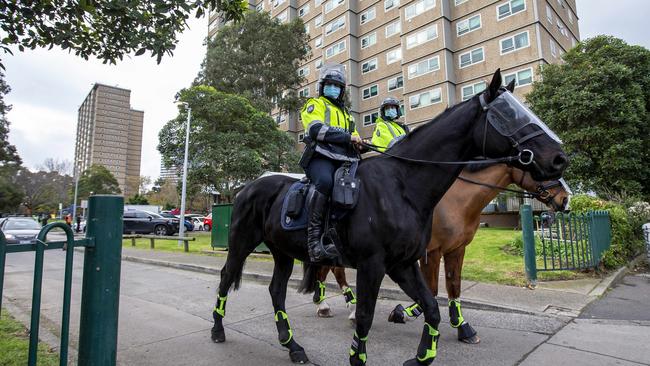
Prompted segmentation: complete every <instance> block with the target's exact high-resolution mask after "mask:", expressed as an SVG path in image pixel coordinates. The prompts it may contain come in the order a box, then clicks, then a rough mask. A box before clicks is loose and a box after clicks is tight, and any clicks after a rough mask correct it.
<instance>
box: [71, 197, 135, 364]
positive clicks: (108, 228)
mask: <svg viewBox="0 0 650 366" xmlns="http://www.w3.org/2000/svg"><path fill="white" fill-rule="evenodd" d="M123 211H124V198H123V197H122V196H112V195H97V196H92V197H90V199H89V202H88V229H87V230H86V237H87V238H91V239H92V240H94V241H95V246H94V247H92V248H86V249H85V256H84V276H83V285H82V294H81V322H80V326H79V362H78V364H79V365H81V366H85V365H115V363H116V357H117V323H118V313H119V301H120V269H121V264H122V262H121V260H122V258H121V256H122V225H123V224H122V213H123Z"/></svg>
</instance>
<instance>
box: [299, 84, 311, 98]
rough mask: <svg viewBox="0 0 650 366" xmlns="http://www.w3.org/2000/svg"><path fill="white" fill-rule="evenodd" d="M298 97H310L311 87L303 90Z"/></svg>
mask: <svg viewBox="0 0 650 366" xmlns="http://www.w3.org/2000/svg"><path fill="white" fill-rule="evenodd" d="M298 96H300V97H301V98H307V97H309V87H306V88H304V89H301V90H300V91H299V92H298Z"/></svg>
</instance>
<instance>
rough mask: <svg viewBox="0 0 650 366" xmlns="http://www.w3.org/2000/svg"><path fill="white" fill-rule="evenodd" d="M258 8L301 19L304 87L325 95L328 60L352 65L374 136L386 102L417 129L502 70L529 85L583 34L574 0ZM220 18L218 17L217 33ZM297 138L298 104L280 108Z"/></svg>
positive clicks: (429, 0)
mask: <svg viewBox="0 0 650 366" xmlns="http://www.w3.org/2000/svg"><path fill="white" fill-rule="evenodd" d="M249 3H250V5H251V7H252V8H255V9H257V10H258V11H267V12H270V14H271V15H272V16H273V17H275V18H278V19H279V20H280V21H281V22H286V21H290V20H291V19H294V18H297V17H299V18H302V20H303V22H304V23H305V28H306V30H307V32H308V33H309V34H310V38H311V41H310V46H311V57H310V59H309V60H307V61H306V62H304V63H303V65H302V66H301V69H300V71H299V72H300V73H301V74H302V75H304V76H305V78H306V82H305V83H304V85H302V86H301V87H300V88H299V90H298V92H299V94H300V95H301V96H304V97H313V96H317V94H318V83H317V82H318V75H319V70H320V68H321V67H322V66H323V65H326V64H329V63H340V64H343V65H344V66H345V69H346V74H347V78H348V86H349V88H348V93H349V96H350V100H351V111H352V113H353V116H354V117H355V120H356V125H357V129H358V130H359V132H360V134H361V135H362V137H369V136H370V134H371V133H372V131H373V129H374V121H375V118H376V116H377V111H378V108H379V105H380V103H381V101H382V100H383V99H384V98H385V97H387V96H393V97H396V98H398V99H400V100H401V101H402V104H403V114H404V117H403V118H404V120H405V122H406V123H407V124H409V125H411V126H412V127H417V126H418V125H420V124H422V123H425V122H428V121H430V120H431V119H432V118H433V117H435V116H436V115H438V114H439V113H441V112H442V111H444V109H445V108H447V107H448V106H451V105H454V104H456V103H458V102H461V101H463V100H466V99H468V98H470V97H471V96H472V95H474V94H475V93H478V92H480V91H482V90H483V89H484V88H485V87H486V85H487V83H489V81H490V79H491V77H492V75H493V73H494V71H495V70H496V69H497V68H500V69H501V71H502V74H503V75H504V77H505V78H504V79H505V82H506V83H507V82H509V81H510V80H513V79H514V80H515V81H516V84H517V89H516V94H518V95H519V96H522V95H524V94H526V93H527V92H528V91H530V88H531V85H532V83H533V81H535V80H537V79H538V78H539V68H540V67H543V65H545V64H549V63H557V62H560V56H561V55H562V53H564V52H565V51H566V50H568V49H570V48H572V47H573V46H574V45H575V44H576V43H577V42H578V40H579V39H580V36H579V29H578V17H577V13H576V3H575V0H499V1H495V0H359V1H353V0H327V1H322V0H258V1H249ZM218 24H219V23H218V22H212V23H211V26H210V29H211V30H210V31H211V32H212V33H211V34H214V32H215V31H216V30H215V27H218ZM274 117H275V118H276V122H278V127H279V128H281V129H283V130H286V131H288V132H289V133H290V134H291V135H292V136H293V137H294V138H295V139H296V143H297V144H298V145H300V144H299V142H300V141H301V139H302V136H303V127H302V123H301V122H300V120H299V113H298V111H296V112H293V113H288V114H278V115H276V116H274Z"/></svg>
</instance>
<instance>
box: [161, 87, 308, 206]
mask: <svg viewBox="0 0 650 366" xmlns="http://www.w3.org/2000/svg"><path fill="white" fill-rule="evenodd" d="M180 96H181V100H183V101H185V102H187V103H189V105H190V106H191V108H192V124H191V129H190V142H191V144H190V146H189V165H188V166H189V169H188V177H189V178H188V183H189V184H188V186H190V187H191V186H193V185H199V186H202V187H204V189H205V188H207V189H208V190H210V189H212V190H216V191H218V192H220V193H221V195H222V197H226V198H228V197H231V196H232V192H233V190H234V189H235V188H236V187H237V186H239V185H240V184H242V183H244V182H246V181H248V180H251V179H254V178H257V177H258V176H259V175H260V174H261V173H262V172H264V171H265V170H272V171H282V170H284V171H287V170H288V169H289V168H290V167H295V166H296V162H297V160H298V155H297V153H296V152H295V150H294V145H293V141H292V140H291V138H289V136H287V134H286V133H284V132H282V131H280V130H278V129H277V126H276V124H275V122H274V121H273V119H272V118H271V117H269V115H268V114H266V113H264V112H261V111H259V110H257V109H255V108H254V107H253V106H251V104H250V103H249V102H248V100H247V99H246V98H243V97H239V96H235V95H232V94H226V93H222V92H219V91H216V90H215V89H214V88H212V87H209V86H195V87H192V88H190V89H185V90H182V91H181V92H180ZM186 118H187V117H186V112H185V110H182V112H181V114H180V115H179V116H178V117H176V118H175V119H173V120H171V121H169V122H167V124H166V125H165V126H164V127H163V129H162V130H161V131H160V133H159V135H158V136H159V144H158V150H159V151H160V153H161V155H162V157H163V161H164V163H165V165H167V166H171V165H175V166H182V162H183V153H184V144H185V133H184V131H185V121H186Z"/></svg>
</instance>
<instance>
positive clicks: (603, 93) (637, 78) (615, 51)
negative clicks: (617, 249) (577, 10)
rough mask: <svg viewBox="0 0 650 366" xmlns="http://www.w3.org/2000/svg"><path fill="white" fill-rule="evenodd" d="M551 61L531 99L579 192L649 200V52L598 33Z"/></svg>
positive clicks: (534, 88)
mask: <svg viewBox="0 0 650 366" xmlns="http://www.w3.org/2000/svg"><path fill="white" fill-rule="evenodd" d="M563 59H564V61H565V62H564V63H563V64H558V65H546V66H544V68H543V69H542V72H541V78H540V81H538V82H536V83H535V84H534V87H533V91H532V92H531V93H530V94H528V97H527V100H528V102H529V103H530V105H531V107H532V109H533V110H534V111H535V112H536V113H537V115H538V116H539V117H540V118H541V119H542V120H544V121H545V122H547V123H548V124H549V126H550V127H551V128H552V129H553V130H554V131H557V132H558V134H559V135H560V137H561V138H562V140H563V141H564V144H565V146H564V147H565V150H566V151H567V152H568V154H569V156H570V160H571V163H570V165H569V168H568V169H567V173H566V177H567V178H568V179H570V180H572V181H573V182H577V183H578V185H579V186H580V187H581V188H582V190H593V191H595V192H597V193H599V194H605V195H607V194H610V193H621V192H627V193H628V194H630V193H631V194H635V195H642V196H644V197H645V198H649V197H650V165H648V159H649V158H650V113H649V111H650V51H648V50H647V49H645V48H643V47H641V46H630V45H628V44H626V43H625V42H623V41H622V40H620V39H617V38H614V37H610V36H598V37H595V38H592V39H589V40H586V41H584V42H581V43H579V44H578V46H576V47H575V48H573V49H572V50H570V51H569V52H567V53H566V54H565V55H564V56H563Z"/></svg>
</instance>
